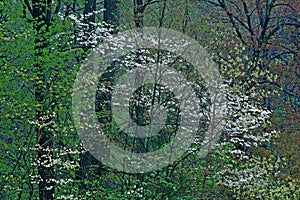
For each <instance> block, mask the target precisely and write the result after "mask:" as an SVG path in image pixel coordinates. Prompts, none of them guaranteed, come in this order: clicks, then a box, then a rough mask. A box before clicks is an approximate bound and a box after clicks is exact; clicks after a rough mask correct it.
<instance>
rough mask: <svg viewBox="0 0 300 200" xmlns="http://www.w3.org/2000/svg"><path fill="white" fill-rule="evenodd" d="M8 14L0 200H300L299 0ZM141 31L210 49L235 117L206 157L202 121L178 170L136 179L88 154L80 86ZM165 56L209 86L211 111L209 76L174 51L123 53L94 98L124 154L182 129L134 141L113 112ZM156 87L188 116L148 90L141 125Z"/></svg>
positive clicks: (25, 2)
mask: <svg viewBox="0 0 300 200" xmlns="http://www.w3.org/2000/svg"><path fill="white" fill-rule="evenodd" d="M0 7H1V9H0V36H1V38H0V42H1V46H0V47H1V48H0V57H1V60H0V68H1V73H0V119H1V121H0V139H1V140H0V143H1V144H0V145H1V149H0V152H1V153H0V155H1V156H0V169H1V172H0V199H13V200H14V199H43V200H51V199H300V159H299V158H300V114H299V113H300V66H299V64H300V58H299V56H300V53H299V48H300V44H299V40H300V32H299V25H300V22H299V20H300V16H299V13H300V4H299V2H298V0H133V1H126V0H104V1H100V0H52V1H50V0H4V1H1V2H0ZM144 27H161V28H168V29H172V30H176V31H179V32H181V33H183V34H186V35H188V36H190V37H191V38H194V39H196V40H197V41H198V42H199V44H201V45H202V46H203V47H204V48H205V49H206V51H207V52H208V53H209V54H210V56H211V58H212V59H213V60H214V62H215V63H216V64H217V65H218V67H219V71H220V74H221V75H222V76H223V77H224V84H226V85H227V86H228V93H227V97H226V98H227V99H228V101H229V104H228V113H229V114H228V116H227V118H226V125H225V126H224V130H222V134H221V137H220V139H219V141H218V143H217V144H216V145H215V146H214V148H212V149H210V151H209V153H208V155H207V156H205V157H204V158H199V157H198V156H197V151H199V149H200V146H201V142H199V140H201V134H202V133H203V132H205V131H206V130H207V123H206V122H207V119H206V118H205V117H204V118H201V119H200V118H199V120H201V121H202V122H203V123H202V126H201V127H200V131H199V137H197V138H195V142H194V143H193V144H192V145H191V146H190V148H189V149H187V150H186V153H185V154H184V155H182V156H181V158H180V159H178V160H177V161H176V162H175V163H172V164H170V165H169V166H167V167H165V168H162V169H159V170H156V171H152V172H147V173H137V174H132V173H125V172H121V171H117V170H114V169H112V168H110V167H108V166H106V165H104V164H102V163H101V162H100V161H98V160H96V159H95V158H94V157H93V156H92V155H91V154H90V153H89V152H88V151H86V149H85V148H84V147H83V145H82V143H81V141H80V138H79V136H78V133H77V132H76V129H75V126H74V120H73V113H72V88H73V84H74V81H75V78H76V75H77V71H78V70H79V68H80V66H81V65H82V63H83V62H84V60H85V59H86V58H87V57H88V56H89V54H90V53H91V52H92V51H93V49H94V48H95V47H97V45H99V44H101V42H103V40H104V38H106V37H109V36H113V35H116V34H118V33H119V32H122V31H124V30H128V29H133V28H138V29H139V30H140V31H142V30H143V28H144ZM167 58H168V59H169V58H172V59H173V61H174V62H173V61H172V63H173V67H174V68H176V70H177V71H178V72H181V73H182V74H184V76H185V77H187V78H189V79H190V80H193V81H194V82H195V88H200V89H198V90H197V89H195V90H196V93H197V95H198V96H199V98H200V99H207V101H205V100H203V101H201V106H202V109H203V113H205V112H207V109H209V107H210V106H212V105H213V101H210V99H209V94H207V90H206V86H205V84H204V82H203V80H202V78H201V74H199V73H196V72H195V69H194V68H193V67H192V66H190V65H189V64H188V63H186V61H180V60H177V59H176V58H175V56H174V55H172V54H170V53H169V52H164V51H156V50H153V49H148V50H145V51H139V52H133V53H131V54H129V55H128V56H124V57H121V58H120V59H119V60H118V61H116V62H114V63H113V64H112V65H111V66H110V68H108V69H107V71H105V73H103V75H102V77H101V78H100V79H99V86H98V89H99V90H98V91H97V100H96V102H95V104H96V112H97V116H98V120H99V122H100V123H101V125H102V128H103V130H105V132H106V133H107V135H108V137H110V138H111V140H112V141H114V142H115V143H117V145H119V146H120V147H122V148H124V149H127V150H129V151H135V152H148V151H155V150H156V149H159V148H161V147H162V146H164V145H165V144H167V143H169V142H170V141H171V140H172V138H173V136H174V134H176V127H177V126H178V123H179V122H178V121H177V120H176V119H173V118H171V117H169V118H167V122H166V123H168V125H169V126H168V127H169V128H165V129H164V130H162V132H163V133H162V134H161V136H157V137H153V138H151V140H150V139H132V138H131V139H130V138H129V139H128V138H127V137H126V136H124V134H123V132H122V130H120V128H118V127H117V125H116V123H115V122H114V120H113V116H112V113H111V109H110V108H111V105H110V100H111V90H110V89H111V87H110V86H111V85H113V84H114V82H115V81H116V77H118V76H120V74H121V73H124V71H126V69H128V68H133V67H135V66H136V65H137V63H141V62H143V61H145V62H146V61H147V62H150V61H149V60H155V59H160V60H161V61H162V62H167V61H166V60H167ZM128 63H129V64H130V65H129V66H128ZM126 65H127V66H126ZM196 86H197V87H196ZM153 87H154V88H156V89H157V90H159V93H161V94H162V95H161V96H159V97H153V99H152V103H153V102H154V101H157V102H159V103H160V101H164V102H167V101H168V102H169V103H170V104H171V106H170V107H172V109H173V113H172V112H170V113H169V114H170V115H172V116H175V118H176V115H177V114H178V113H179V112H180V110H179V109H178V105H177V100H176V96H174V95H173V94H171V93H168V92H167V91H166V89H165V88H164V87H162V86H157V87H156V86H153V85H152V86H151V85H147V86H145V87H142V88H141V90H139V91H136V94H135V95H136V97H137V98H136V100H131V104H130V105H131V111H132V113H133V114H132V117H133V118H134V120H136V121H138V122H139V123H140V124H143V123H144V124H147V123H148V122H147V120H149V113H147V112H146V110H147V108H146V106H143V104H142V105H140V104H139V102H142V101H150V100H151V99H149V98H148V99H147V98H146V100H141V99H143V98H141V97H142V96H143V95H144V96H146V97H147V95H148V96H149V91H151V88H152V89H153ZM147 91H148V93H147ZM142 103H143V102H142ZM144 103H145V102H144ZM164 105H167V104H164Z"/></svg>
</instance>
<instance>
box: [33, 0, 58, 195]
mask: <svg viewBox="0 0 300 200" xmlns="http://www.w3.org/2000/svg"><path fill="white" fill-rule="evenodd" d="M46 5H49V2H48V1H45V0H40V1H32V16H33V18H34V23H33V29H34V30H35V49H34V50H35V62H34V72H35V103H36V105H35V109H36V119H37V121H38V123H39V124H43V123H47V122H49V121H50V120H51V117H49V116H48V119H46V121H45V120H44V119H43V118H44V117H45V109H46V101H47V97H46V91H45V90H46V89H47V88H46V81H47V80H46V77H45V73H44V68H45V66H44V64H43V50H44V49H45V48H46V47H47V40H46V38H45V34H46V32H47V31H48V27H49V24H50V15H49V14H47V13H49V11H47V10H46V9H47V6H46ZM35 131H36V135H37V144H38V155H37V161H38V175H39V177H40V178H41V180H40V182H39V186H38V188H39V198H40V199H41V200H52V199H54V182H53V181H52V180H51V179H53V178H54V169H53V166H52V160H53V155H52V146H53V142H52V136H51V133H50V132H49V131H47V130H46V128H41V126H40V125H38V126H37V128H36V130H35Z"/></svg>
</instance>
